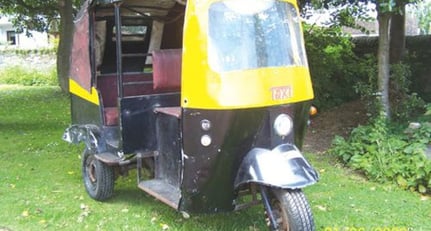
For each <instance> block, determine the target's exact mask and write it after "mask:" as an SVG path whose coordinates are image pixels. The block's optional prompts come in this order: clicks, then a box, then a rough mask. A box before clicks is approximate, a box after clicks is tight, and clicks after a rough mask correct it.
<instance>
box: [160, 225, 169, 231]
mask: <svg viewBox="0 0 431 231" xmlns="http://www.w3.org/2000/svg"><path fill="white" fill-rule="evenodd" d="M161 226H162V230H168V229H169V226H168V225H167V224H161Z"/></svg>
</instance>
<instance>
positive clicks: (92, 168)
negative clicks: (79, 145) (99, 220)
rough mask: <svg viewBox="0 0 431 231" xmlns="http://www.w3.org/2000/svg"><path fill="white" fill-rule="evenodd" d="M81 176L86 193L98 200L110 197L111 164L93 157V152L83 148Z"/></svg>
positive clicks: (112, 174)
mask: <svg viewBox="0 0 431 231" xmlns="http://www.w3.org/2000/svg"><path fill="white" fill-rule="evenodd" d="M82 178H83V180H84V186H85V190H86V191H87V193H88V195H89V196H90V197H91V198H93V199H95V200H98V201H104V200H107V199H109V198H110V197H112V195H113V193H114V182H115V175H114V170H113V168H112V167H111V166H108V165H107V164H105V163H103V162H101V161H100V160H98V159H96V158H95V157H94V153H92V152H91V151H89V150H88V149H85V151H84V153H83V154H82Z"/></svg>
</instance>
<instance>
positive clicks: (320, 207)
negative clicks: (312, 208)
mask: <svg viewBox="0 0 431 231" xmlns="http://www.w3.org/2000/svg"><path fill="white" fill-rule="evenodd" d="M316 207H317V209H319V210H320V211H324V212H326V211H327V210H328V209H327V208H326V207H325V206H323V205H317V206H316Z"/></svg>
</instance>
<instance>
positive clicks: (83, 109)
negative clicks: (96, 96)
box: [70, 94, 103, 126]
mask: <svg viewBox="0 0 431 231" xmlns="http://www.w3.org/2000/svg"><path fill="white" fill-rule="evenodd" d="M70 107H71V113H72V124H93V125H98V126H101V125H102V124H103V123H102V121H103V119H102V113H101V109H100V106H99V105H96V104H93V103H91V102H89V101H87V100H84V99H82V98H80V97H78V96H76V95H74V94H71V95H70Z"/></svg>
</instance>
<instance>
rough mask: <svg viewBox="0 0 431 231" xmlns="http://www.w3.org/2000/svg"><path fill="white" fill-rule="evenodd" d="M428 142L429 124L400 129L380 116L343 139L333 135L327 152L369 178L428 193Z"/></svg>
mask: <svg viewBox="0 0 431 231" xmlns="http://www.w3.org/2000/svg"><path fill="white" fill-rule="evenodd" d="M415 126H417V124H415ZM430 143H431V123H429V122H424V123H422V124H420V126H419V127H415V128H412V127H409V128H407V129H405V130H404V131H403V130H400V129H399V128H397V127H396V126H394V125H391V124H388V123H387V120H386V119H385V117H384V116H383V115H381V116H379V117H377V118H376V119H375V120H374V121H373V122H372V123H371V124H370V125H367V126H360V127H358V128H356V129H354V130H353V131H352V134H351V136H350V137H349V138H348V139H347V140H346V139H344V138H342V137H336V139H335V140H334V144H333V147H332V148H331V149H330V151H329V152H330V153H332V154H334V155H336V156H338V157H339V158H340V159H341V160H342V161H343V162H345V163H347V165H348V166H350V167H352V168H354V169H357V170H360V171H362V172H363V173H364V174H365V175H366V176H367V177H368V178H369V179H371V180H374V181H377V182H394V183H396V184H397V185H399V186H400V187H401V188H404V189H411V190H417V191H419V192H421V193H426V192H428V193H430V192H431V159H429V157H428V158H427V155H426V153H425V151H426V150H427V145H429V144H430Z"/></svg>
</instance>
